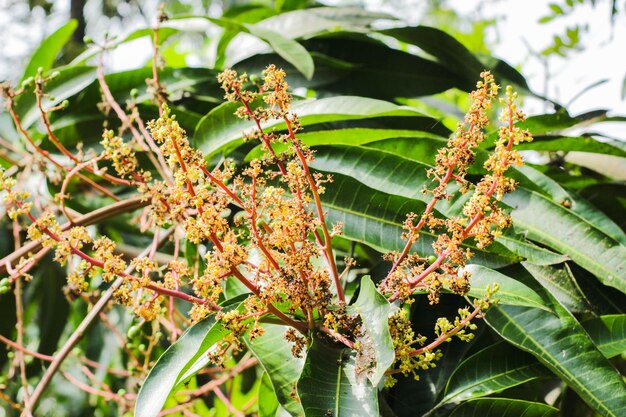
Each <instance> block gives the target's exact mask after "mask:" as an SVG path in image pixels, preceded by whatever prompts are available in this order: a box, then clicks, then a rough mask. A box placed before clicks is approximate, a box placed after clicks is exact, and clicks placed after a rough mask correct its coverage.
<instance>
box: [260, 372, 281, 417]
mask: <svg viewBox="0 0 626 417" xmlns="http://www.w3.org/2000/svg"><path fill="white" fill-rule="evenodd" d="M258 398H259V402H258V404H259V417H275V416H276V410H278V398H276V393H275V392H274V387H273V386H272V381H271V380H270V377H269V376H268V375H267V372H263V376H262V377H261V383H260V384H259V393H258Z"/></svg>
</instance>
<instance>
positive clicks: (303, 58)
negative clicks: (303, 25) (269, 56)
mask: <svg viewBox="0 0 626 417" xmlns="http://www.w3.org/2000/svg"><path fill="white" fill-rule="evenodd" d="M208 19H209V20H210V21H211V22H213V23H215V24H216V25H219V26H222V27H224V28H226V29H228V30H230V31H235V32H236V31H239V32H245V33H249V34H251V35H252V36H255V37H257V38H259V39H261V40H263V41H265V42H267V43H268V44H269V45H270V46H271V47H272V49H273V50H274V51H275V52H276V53H277V54H278V55H279V56H281V57H282V58H283V59H285V61H287V62H289V63H290V64H292V65H293V66H294V67H295V68H296V69H297V70H298V71H300V72H301V73H302V75H304V76H305V78H306V79H308V80H310V79H311V78H312V77H313V71H314V70H315V65H314V63H313V58H311V55H310V54H309V52H308V51H307V50H306V49H305V48H304V47H303V46H302V45H300V44H299V43H298V42H296V41H294V40H293V39H290V38H288V37H285V36H283V35H282V34H281V33H279V32H275V31H273V30H270V29H267V28H264V27H262V26H260V25H253V24H246V23H239V22H237V21H235V20H231V19H224V18H221V19H217V18H208Z"/></svg>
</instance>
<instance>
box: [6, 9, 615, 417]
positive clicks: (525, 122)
mask: <svg viewBox="0 0 626 417" xmlns="http://www.w3.org/2000/svg"><path fill="white" fill-rule="evenodd" d="M291 8H292V7H288V8H287V9H291ZM293 8H297V7H296V6H295V5H294V6H293ZM161 17H162V18H161V21H160V22H159V23H158V25H157V26H155V28H153V29H149V28H147V29H144V30H140V31H138V32H136V33H134V34H131V35H130V36H128V37H126V38H124V39H122V40H116V39H98V40H96V42H95V43H93V44H92V45H91V46H90V48H89V49H87V50H86V51H85V52H84V53H83V54H82V55H81V56H79V57H78V58H77V59H76V60H75V61H74V62H72V63H71V64H69V65H66V66H63V67H58V68H53V65H54V64H53V60H54V56H53V55H56V53H57V52H58V51H60V50H61V49H62V47H63V45H64V43H66V42H67V40H68V39H69V37H70V36H71V33H72V31H73V30H74V29H75V24H73V23H70V24H68V25H66V26H64V27H63V28H61V29H59V31H58V32H56V33H55V34H53V35H52V36H50V37H49V38H48V39H47V40H46V41H45V42H44V43H43V44H42V47H41V48H40V49H39V50H38V51H36V52H35V53H34V54H33V57H32V58H31V60H30V62H29V64H28V65H27V70H26V72H25V73H24V74H23V77H22V81H23V82H22V84H21V85H20V86H18V87H13V86H11V85H9V84H8V83H5V84H3V85H2V92H3V96H4V103H5V108H6V111H5V112H4V113H2V114H0V137H1V142H0V144H1V145H2V148H1V149H0V164H1V165H2V167H3V171H2V177H1V179H2V188H3V189H4V198H5V205H4V206H3V210H4V211H6V212H7V213H8V215H9V217H10V219H9V218H5V219H4V220H3V222H2V223H1V225H2V228H1V229H0V233H2V237H1V238H0V250H1V251H2V253H1V254H0V256H2V260H1V261H0V271H1V272H2V273H4V274H5V276H6V277H7V278H4V279H2V281H0V293H2V295H1V296H0V297H1V298H0V309H1V310H2V317H3V319H2V320H1V321H0V340H1V341H2V342H3V343H4V344H5V345H6V346H7V351H6V352H5V351H2V352H0V366H1V367H2V369H3V377H2V378H3V379H2V380H1V381H0V384H1V385H2V401H4V404H5V405H6V407H5V408H6V409H7V414H8V415H19V414H20V412H21V411H20V410H22V411H23V415H28V414H29V413H31V412H32V413H33V415H40V414H42V415H68V414H69V413H70V411H69V410H72V411H71V412H72V413H75V414H76V415H90V414H96V413H98V414H99V415H137V416H156V415H159V413H160V412H161V410H167V411H166V412H167V413H170V415H187V414H186V413H195V414H199V415H259V416H279V415H287V414H290V415H306V416H330V415H333V416H352V415H355V416H365V415H372V416H376V415H390V416H398V417H401V416H405V415H407V416H408V415H411V416H415V415H430V416H466V415H471V416H474V415H479V414H481V415H486V414H487V415H489V414H488V413H492V414H493V413H496V414H497V415H503V416H522V415H524V416H544V415H545V416H552V415H557V414H558V413H559V410H560V412H561V413H562V414H563V415H572V416H586V415H593V413H596V414H598V415H602V416H616V417H617V416H621V415H624V413H625V412H626V410H625V409H626V405H625V404H624V400H623V399H624V398H626V386H625V384H624V382H623V378H622V376H621V375H620V372H623V370H624V359H623V357H622V356H620V355H623V353H624V351H625V346H626V338H625V334H626V320H625V317H626V315H625V314H626V312H625V311H624V306H625V305H626V303H624V300H625V297H624V292H626V281H625V276H626V273H625V272H624V269H625V268H626V234H625V233H624V227H625V225H624V221H623V217H622V216H623V211H624V209H625V208H626V193H625V191H624V190H625V188H624V187H625V185H624V184H623V182H619V181H615V180H613V179H611V178H607V177H604V176H602V175H601V174H599V173H596V172H593V171H590V170H589V169H588V168H584V167H581V166H577V165H574V164H572V163H571V162H567V163H566V162H564V159H563V154H564V153H567V152H570V151H580V152H587V153H592V154H598V155H610V156H611V157H613V158H620V159H623V158H624V157H625V155H626V148H625V147H624V146H623V144H622V143H621V142H617V141H610V140H606V139H604V138H598V137H597V135H592V134H591V133H585V132H592V130H587V129H590V128H589V127H588V126H589V125H593V124H594V123H601V122H604V121H618V122H623V121H624V120H623V119H621V118H608V117H606V115H605V114H604V113H602V112H597V113H590V114H583V115H578V116H573V115H570V114H568V113H567V111H566V109H565V108H563V107H559V109H558V111H556V112H555V113H551V114H544V115H534V116H531V117H528V118H525V116H524V115H523V113H522V112H521V110H520V109H519V108H518V104H517V95H516V93H514V92H513V89H516V90H518V91H520V93H522V94H528V95H532V94H533V93H532V92H531V91H529V88H528V86H527V85H526V82H525V80H524V78H523V76H522V75H521V74H519V73H518V72H517V71H515V70H514V69H513V68H512V67H510V66H509V65H508V64H506V63H505V62H503V61H500V60H498V59H497V58H494V57H490V56H485V55H481V56H475V55H474V54H472V53H471V52H470V51H469V50H468V49H467V48H466V47H465V46H464V45H463V44H461V43H460V42H459V41H457V40H456V39H455V38H454V37H452V36H451V35H449V34H447V33H445V32H443V31H441V30H439V29H437V28H432V27H425V26H419V27H407V26H402V24H401V22H397V21H394V20H393V19H391V18H390V17H389V16H386V15H382V14H378V13H370V12H364V11H363V10H360V9H351V8H332V7H316V8H306V9H298V10H291V11H283V12H281V11H280V10H277V9H270V8H266V7H263V6H248V7H244V8H233V9H231V10H229V11H227V12H226V13H225V15H224V16H223V17H222V18H219V19H218V18H210V19H207V18H204V17H203V18H202V19H201V21H202V22H204V24H206V25H208V26H207V27H211V28H213V29H215V31H216V32H217V33H220V35H219V37H218V38H216V39H215V42H214V46H215V48H216V54H217V59H216V61H215V62H216V64H215V67H214V68H211V69H200V68H191V67H188V66H187V65H186V64H184V63H183V61H180V60H178V61H175V60H173V58H174V56H173V55H172V54H171V51H172V50H174V48H175V45H177V43H178V42H183V41H184V40H185V39H186V37H188V36H190V34H192V33H191V32H193V29H186V28H193V27H194V26H192V25H187V24H189V23H191V22H192V20H193V19H192V18H191V17H189V16H181V17H176V16H174V17H170V18H168V17H167V16H165V15H164V14H163V15H162V16H161ZM383 20H384V21H386V23H387V24H388V26H389V24H390V23H391V24H393V25H394V27H393V28H391V29H385V30H379V29H376V28H377V27H380V26H379V25H378V23H379V22H380V21H383ZM139 37H149V38H151V39H152V41H153V46H154V47H153V58H152V60H151V62H150V63H149V65H148V66H147V67H145V68H137V69H133V70H128V71H123V72H117V73H108V74H106V73H105V72H106V71H105V69H106V66H105V63H106V57H107V51H108V50H109V49H112V48H116V47H118V46H119V45H121V44H123V43H125V42H129V41H131V40H132V39H136V38H139ZM409 46H410V48H409ZM407 51H411V52H407ZM414 51H416V52H414ZM164 58H165V66H163V67H161V66H160V63H161V61H162V60H163V59H164ZM168 58H169V59H172V61H173V62H177V64H170V63H168ZM274 64H275V65H274ZM226 65H228V66H229V67H232V68H233V69H230V68H227V67H226ZM281 68H282V69H281ZM485 69H487V70H489V71H485V72H483V71H484V70H485ZM235 70H236V72H235ZM283 70H284V71H283ZM481 72H482V74H481ZM244 73H247V74H249V76H246V75H244ZM218 74H219V75H218ZM285 74H286V75H285ZM494 76H495V78H496V79H497V80H498V81H499V82H501V83H503V84H512V85H513V88H507V89H506V91H505V94H504V95H503V96H502V102H501V103H500V105H501V109H502V113H501V115H500V120H501V121H500V122H498V121H497V115H498V112H497V111H496V109H495V108H492V103H493V104H494V106H495V105H497V96H498V94H499V92H500V91H499V87H498V86H497V85H496V83H495V81H494ZM479 77H482V81H480V82H479V83H478V85H477V86H476V80H477V79H479ZM287 81H288V82H289V86H288V85H287ZM288 87H289V88H288ZM455 90H456V91H457V92H458V91H462V92H469V91H471V90H474V91H473V92H472V93H471V94H470V96H469V97H470V98H469V100H465V99H463V100H459V101H458V102H459V103H461V106H462V107H461V108H456V107H455V106H456V104H455V103H450V102H446V101H445V100H446V97H447V96H446V94H449V93H450V92H453V91H455ZM224 92H225V93H226V99H227V102H225V103H223V102H222V101H223V96H224ZM455 94H456V93H455ZM433 96H434V98H435V99H436V100H433ZM456 96H460V94H456ZM448 97H449V96H448ZM403 103H411V104H412V105H413V104H415V105H416V106H419V109H418V108H416V107H415V106H408V105H403ZM464 113H467V115H466V117H465V119H464V120H463V121H459V122H458V123H457V122H456V120H457V119H458V114H464ZM431 114H437V115H438V117H437V118H435V117H433V116H431ZM451 121H454V122H451ZM572 128H578V129H577V130H576V132H583V133H578V134H579V136H575V135H574V134H573V133H572ZM531 135H532V136H533V137H534V140H532V141H530V140H529V139H530V136H531ZM515 148H518V149H521V150H523V151H524V152H526V155H531V156H532V155H535V156H536V155H539V154H541V155H544V156H546V158H545V159H546V160H547V161H548V162H547V163H545V164H530V163H526V164H525V165H523V166H522V165H521V157H520V155H519V153H518V151H516V150H515ZM536 159H537V158H533V159H532V160H536ZM474 162H475V163H474ZM38 184H40V185H38ZM382 254H385V255H382ZM496 289H497V291H496ZM11 293H12V294H11ZM114 300H115V301H116V302H117V303H113V302H112V301H114ZM119 304H121V306H120V305H119ZM482 316H484V317H485V320H484V322H483V321H480V320H478V318H479V317H482ZM14 376H15V377H14ZM555 387H556V391H555ZM555 392H556V394H554V393H555ZM548 393H550V395H548ZM3 406H4V405H3ZM574 409H575V411H573V410H574ZM494 410H496V411H494Z"/></svg>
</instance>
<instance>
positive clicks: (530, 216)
mask: <svg viewBox="0 0 626 417" xmlns="http://www.w3.org/2000/svg"><path fill="white" fill-rule="evenodd" d="M504 202H505V203H506V204H508V205H509V206H511V207H513V210H512V213H511V217H512V218H513V223H514V225H515V227H516V230H518V231H524V232H525V233H526V235H527V237H528V238H530V239H532V240H535V241H537V242H539V243H542V244H544V245H547V246H548V247H550V248H553V249H555V250H557V251H559V252H561V253H564V254H567V255H568V256H569V257H570V258H571V259H572V260H573V261H574V262H576V263H577V264H578V265H580V266H582V267H583V268H585V269H587V270H588V271H590V272H591V273H593V274H595V275H596V276H597V277H598V279H600V281H601V282H602V283H604V284H606V285H609V286H611V287H614V288H617V289H618V290H620V291H622V292H626V247H625V246H624V245H622V244H620V243H619V242H617V241H616V240H614V239H612V238H611V237H610V236H608V235H606V234H605V233H603V232H602V231H601V230H599V229H598V228H597V227H595V226H594V225H593V224H591V223H590V222H589V221H588V220H587V219H584V218H582V217H580V216H579V215H577V214H576V213H575V212H573V211H572V210H569V209H567V208H566V207H563V206H562V205H559V204H557V203H555V202H553V201H551V200H549V199H548V198H546V197H545V196H542V195H540V194H539V193H536V192H532V191H528V190H525V189H518V190H516V192H514V193H511V194H508V195H506V196H505V197H504Z"/></svg>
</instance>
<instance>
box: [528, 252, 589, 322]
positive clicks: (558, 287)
mask: <svg viewBox="0 0 626 417" xmlns="http://www.w3.org/2000/svg"><path fill="white" fill-rule="evenodd" d="M523 265H524V268H526V269H527V270H528V271H529V272H530V273H531V274H532V275H533V277H534V278H535V279H536V280H537V281H538V282H539V283H540V284H541V285H543V286H544V287H545V288H546V289H547V290H548V291H550V294H552V295H553V296H554V297H555V298H556V299H557V300H559V302H560V303H561V304H563V305H564V306H565V307H567V309H568V310H570V311H572V312H575V313H582V312H586V311H589V310H591V309H592V307H591V305H590V304H589V301H587V298H586V297H585V294H584V293H583V291H582V290H581V289H580V287H579V286H578V283H577V282H576V279H575V278H574V276H573V275H572V271H570V269H569V267H568V266H567V264H566V265H563V266H562V267H560V268H557V267H554V266H545V265H544V266H540V265H534V264H532V263H528V262H526V263H523Z"/></svg>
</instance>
